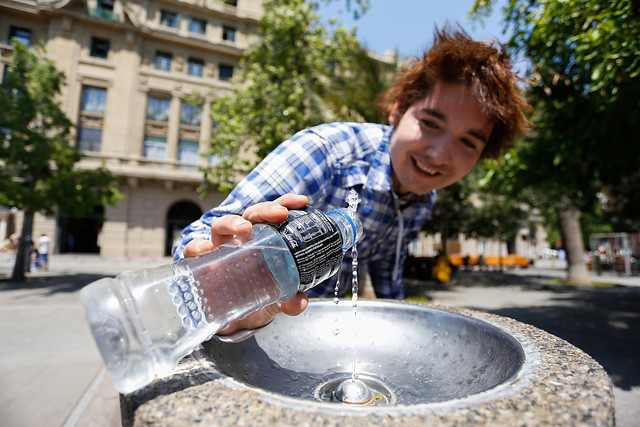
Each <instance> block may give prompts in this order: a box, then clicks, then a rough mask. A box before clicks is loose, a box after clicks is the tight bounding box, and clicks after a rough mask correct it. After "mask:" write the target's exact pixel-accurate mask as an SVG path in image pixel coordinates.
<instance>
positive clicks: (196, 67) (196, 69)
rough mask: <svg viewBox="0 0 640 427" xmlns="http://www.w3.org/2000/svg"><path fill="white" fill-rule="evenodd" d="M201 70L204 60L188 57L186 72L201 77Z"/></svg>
mask: <svg viewBox="0 0 640 427" xmlns="http://www.w3.org/2000/svg"><path fill="white" fill-rule="evenodd" d="M203 70H204V61H202V60H200V59H195V58H189V64H188V66H187V73H188V74H189V75H190V76H196V77H202V71H203Z"/></svg>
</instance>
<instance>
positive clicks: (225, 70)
mask: <svg viewBox="0 0 640 427" xmlns="http://www.w3.org/2000/svg"><path fill="white" fill-rule="evenodd" d="M219 71H220V74H219V76H218V78H219V79H220V80H222V81H225V82H228V81H229V80H231V77H233V67H232V66H231V65H225V64H220V67H219Z"/></svg>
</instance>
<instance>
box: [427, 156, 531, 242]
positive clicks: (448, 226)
mask: <svg viewBox="0 0 640 427" xmlns="http://www.w3.org/2000/svg"><path fill="white" fill-rule="evenodd" d="M487 164H488V163H487V162H483V163H482V164H481V165H479V166H477V167H476V168H474V169H473V170H472V171H471V172H470V173H469V174H468V175H467V176H466V177H464V178H463V179H462V180H460V181H458V182H456V183H455V184H452V185H450V186H448V187H446V188H443V189H440V190H438V201H437V203H436V207H435V210H434V212H433V216H432V218H431V219H430V220H429V221H428V222H427V223H426V224H425V226H424V228H423V230H425V231H427V232H431V233H440V235H441V238H442V245H443V248H444V249H445V251H446V242H447V240H449V239H457V238H458V235H460V234H463V235H464V236H466V237H467V238H474V239H479V238H486V239H495V240H498V241H500V242H505V243H507V246H508V247H510V246H513V245H512V243H513V242H514V241H515V237H516V234H517V232H518V230H519V229H520V228H521V227H522V226H523V225H524V224H526V222H527V220H528V216H529V212H530V207H529V205H528V203H527V201H526V200H523V198H522V197H505V195H504V194H503V193H502V192H501V190H500V189H499V188H492V187H489V186H488V184H487V180H486V179H485V178H484V174H485V172H486V170H487V167H489V168H490V167H491V166H487ZM489 165H490V164H489ZM491 183H492V184H494V185H495V183H496V180H493V181H491Z"/></svg>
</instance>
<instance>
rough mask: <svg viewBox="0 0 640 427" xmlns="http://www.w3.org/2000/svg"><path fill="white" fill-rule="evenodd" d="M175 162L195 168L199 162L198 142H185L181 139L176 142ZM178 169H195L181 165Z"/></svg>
mask: <svg viewBox="0 0 640 427" xmlns="http://www.w3.org/2000/svg"><path fill="white" fill-rule="evenodd" d="M177 160H178V161H179V162H183V163H189V164H191V165H195V166H197V165H198V162H199V160H200V156H199V155H198V141H186V140H182V139H181V140H180V141H178V158H177ZM180 169H195V167H193V166H191V167H190V166H186V165H183V166H181V167H180Z"/></svg>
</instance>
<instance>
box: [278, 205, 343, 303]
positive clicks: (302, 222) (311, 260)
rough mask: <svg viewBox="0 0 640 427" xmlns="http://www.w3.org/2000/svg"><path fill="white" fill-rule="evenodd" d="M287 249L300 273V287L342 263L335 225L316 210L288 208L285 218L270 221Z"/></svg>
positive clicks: (314, 282)
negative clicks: (278, 220)
mask: <svg viewBox="0 0 640 427" xmlns="http://www.w3.org/2000/svg"><path fill="white" fill-rule="evenodd" d="M273 226H274V227H275V228H276V230H278V232H280V234H281V235H282V237H283V238H284V241H285V242H286V243H287V246H288V247H289V249H290V250H291V253H292V255H293V258H294V259H295V261H296V265H297V267H298V272H299V273H300V287H299V289H300V290H303V291H304V290H307V289H309V288H311V287H313V286H315V285H317V284H318V283H320V282H322V281H323V280H325V279H328V278H329V277H331V276H333V275H334V274H336V273H337V272H338V270H339V269H340V264H341V262H342V255H343V252H342V240H341V238H340V233H339V232H338V229H337V228H336V226H335V225H334V224H333V223H332V222H331V221H330V220H329V218H328V217H327V216H326V215H325V214H324V213H323V212H322V211H320V210H318V209H315V208H313V207H307V208H306V209H305V210H290V211H289V217H288V218H287V220H286V221H285V222H283V223H280V224H273Z"/></svg>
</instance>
